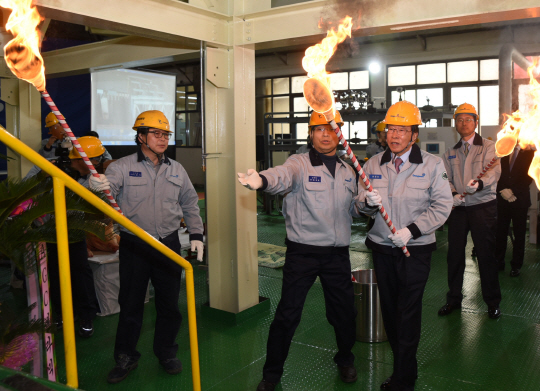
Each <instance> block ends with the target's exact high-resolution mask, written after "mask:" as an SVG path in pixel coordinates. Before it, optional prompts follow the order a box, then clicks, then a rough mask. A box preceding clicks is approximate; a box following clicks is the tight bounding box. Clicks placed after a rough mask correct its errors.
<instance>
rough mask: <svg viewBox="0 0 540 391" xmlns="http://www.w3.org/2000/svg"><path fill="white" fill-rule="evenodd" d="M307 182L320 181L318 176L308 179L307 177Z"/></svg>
mask: <svg viewBox="0 0 540 391" xmlns="http://www.w3.org/2000/svg"><path fill="white" fill-rule="evenodd" d="M309 181H310V182H320V181H321V177H320V176H310V177H309Z"/></svg>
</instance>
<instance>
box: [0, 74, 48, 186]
mask: <svg viewBox="0 0 540 391" xmlns="http://www.w3.org/2000/svg"><path fill="white" fill-rule="evenodd" d="M0 87H1V93H0V98H1V99H2V101H4V103H5V110H6V129H7V131H8V132H10V133H11V134H13V135H14V136H15V137H17V138H18V139H19V140H21V141H22V142H23V143H25V144H26V145H28V146H29V147H30V148H32V149H33V150H35V151H38V150H39V148H40V147H41V96H40V94H39V92H38V91H37V90H36V89H35V88H34V86H33V85H31V84H29V83H27V82H25V81H23V80H19V79H2V83H1V84H0ZM7 155H8V156H9V157H11V158H13V160H8V176H9V177H10V178H22V177H24V176H25V175H26V174H27V173H28V171H29V170H30V169H31V168H32V166H33V164H32V163H31V162H29V161H28V160H26V159H25V158H23V157H21V156H20V155H19V154H17V153H15V152H13V151H11V150H10V149H9V148H8V153H7Z"/></svg>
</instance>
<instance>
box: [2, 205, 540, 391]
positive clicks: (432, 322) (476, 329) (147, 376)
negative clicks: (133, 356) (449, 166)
mask: <svg viewBox="0 0 540 391" xmlns="http://www.w3.org/2000/svg"><path fill="white" fill-rule="evenodd" d="M445 228H446V227H445ZM364 237H365V223H364V222H357V223H356V224H355V227H353V239H354V240H353V246H352V247H353V250H354V251H351V259H352V262H353V264H354V265H355V266H356V267H364V268H365V267H369V263H370V256H369V253H368V252H366V251H365V248H363V245H362V241H363V239H364ZM283 238H284V226H283V219H282V218H281V217H276V216H265V215H263V214H260V215H259V240H267V241H268V242H269V243H272V241H274V242H275V243H272V244H276V245H283ZM437 242H438V247H439V249H438V250H437V251H436V252H435V253H434V254H433V260H432V270H431V275H430V278H429V281H428V284H427V288H426V292H425V295H424V313H423V315H424V316H423V322H422V339H421V342H420V347H419V352H418V360H419V378H418V381H417V387H416V390H434V391H456V390H459V391H485V390H493V391H503V390H504V391H508V390H512V391H519V390H539V389H540V370H539V368H540V324H539V318H540V300H539V296H540V295H539V293H540V282H539V281H540V262H539V257H538V251H537V250H536V247H535V246H533V245H527V249H526V258H525V264H524V266H523V269H522V274H521V276H520V277H518V278H512V277H510V276H509V275H508V272H509V265H507V271H506V272H504V273H502V272H501V273H500V283H501V287H502V297H503V301H502V303H501V310H502V313H503V315H502V317H501V318H500V319H498V320H491V319H489V318H488V317H487V313H486V311H487V308H486V306H485V304H484V303H483V301H482V298H481V292H480V285H479V277H478V268H477V265H476V263H475V261H474V259H472V258H471V257H470V254H471V249H472V241H471V240H469V246H468V248H467V255H468V260H467V269H466V276H465V286H464V293H465V299H464V302H463V310H462V311H461V313H459V312H457V313H453V314H451V315H450V316H447V317H443V318H441V317H438V316H437V310H438V309H439V307H440V306H442V305H443V304H444V302H445V293H446V289H447V285H446V251H447V240H446V232H437ZM510 251H511V244H509V249H508V253H507V259H508V260H509V258H510ZM6 270H7V269H6V268H1V269H0V273H2V276H1V277H2V278H0V301H3V300H13V299H17V296H18V297H19V299H18V300H19V302H20V301H21V300H20V296H21V294H20V293H17V292H14V291H13V290H11V289H10V288H8V287H7V279H6V278H5V274H6ZM195 278H196V297H197V304H198V305H199V306H200V305H202V304H203V303H205V302H206V301H207V293H206V292H207V287H206V274H205V272H204V271H201V270H198V269H195ZM281 280H282V272H281V270H279V269H278V270H274V269H268V268H263V267H261V268H259V282H260V294H261V296H265V297H269V298H270V299H271V311H270V312H268V313H265V314H262V315H258V316H256V317H254V318H251V319H249V320H247V321H245V322H244V323H242V324H240V325H239V326H226V325H223V324H220V323H219V322H216V321H215V320H212V319H208V318H205V317H204V316H201V315H199V316H198V331H199V348H200V358H201V377H202V389H203V390H211V391H229V390H230V391H238V390H252V391H254V390H255V389H256V387H257V384H258V382H259V381H260V380H261V372H262V366H263V364H264V359H265V350H266V338H267V335H268V328H269V326H270V322H271V321H272V316H273V312H274V310H275V308H276V305H277V303H278V300H279V296H280V289H281ZM23 297H24V294H23ZM184 297H185V295H184ZM180 306H181V310H182V313H183V314H186V303H185V298H182V299H181V302H180ZM145 310H146V311H145V317H144V326H143V332H142V336H141V339H140V342H139V345H138V349H139V351H140V352H141V353H142V357H141V359H140V362H139V367H138V368H137V369H136V370H135V371H133V372H132V373H131V374H130V375H129V377H128V378H127V379H126V380H125V381H123V382H122V383H119V384H117V385H109V384H107V382H106V376H107V373H108V371H109V370H110V369H111V368H112V367H113V365H114V361H113V358H112V353H113V346H114V338H115V333H116V325H117V315H113V316H108V317H104V318H101V317H100V318H97V319H96V321H95V330H96V331H95V334H94V336H93V337H92V338H90V339H87V340H84V339H81V338H79V337H77V357H78V365H79V384H80V388H81V389H84V390H91V391H97V390H100V391H101V390H115V391H122V390H126V391H133V390H160V391H161V390H191V389H192V384H191V366H190V356H189V344H188V341H189V340H188V334H187V318H184V323H183V326H182V329H181V331H180V334H179V336H178V339H177V340H178V342H179V344H180V350H179V353H178V356H179V358H180V359H181V360H182V362H183V363H184V371H183V373H182V374H180V375H178V376H171V375H168V374H167V373H165V371H164V370H162V369H161V368H160V366H159V364H158V361H157V359H156V358H155V357H154V355H153V353H152V339H153V325H154V321H155V309H154V304H153V301H152V300H151V302H150V303H149V304H147V305H146V308H145ZM56 342H57V343H56V347H57V351H58V368H59V373H60V378H61V379H60V381H61V382H64V383H65V381H66V379H65V363H64V358H63V345H62V338H61V335H59V336H58V338H57V340H56ZM335 348H336V346H335V339H334V333H333V329H332V328H331V326H330V325H329V324H328V322H327V321H326V317H325V309H324V300H323V295H322V290H321V286H320V284H319V283H315V285H314V286H313V288H312V290H311V291H310V293H309V295H308V298H307V301H306V306H305V309H304V313H303V317H302V322H301V323H300V326H299V328H298V330H297V332H296V334H295V337H294V340H293V344H292V346H291V351H290V354H289V358H288V360H287V363H286V366H285V374H284V376H283V378H282V382H281V384H280V385H278V387H277V390H288V391H291V390H293V391H303V390H306V391H308V390H309V391H314V390H324V391H327V390H353V389H354V390H378V389H379V385H380V383H381V382H382V381H383V380H384V379H386V377H387V376H389V375H390V374H391V372H392V353H391V350H390V346H389V344H388V343H387V342H383V343H377V344H368V343H361V342H357V343H356V345H355V347H354V354H355V355H356V366H357V369H358V375H359V376H358V381H357V382H356V383H354V384H344V383H342V382H341V381H340V379H339V376H338V373H337V370H336V368H335V365H334V363H333V361H332V357H333V355H334V353H335ZM1 377H2V376H0V378H1Z"/></svg>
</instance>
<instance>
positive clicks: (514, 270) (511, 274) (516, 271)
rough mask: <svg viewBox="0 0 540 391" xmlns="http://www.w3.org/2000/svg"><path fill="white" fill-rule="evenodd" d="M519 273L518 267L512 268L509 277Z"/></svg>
mask: <svg viewBox="0 0 540 391" xmlns="http://www.w3.org/2000/svg"><path fill="white" fill-rule="evenodd" d="M520 273H521V272H520V270H519V269H514V268H512V270H511V271H510V277H517V276H519V274H520Z"/></svg>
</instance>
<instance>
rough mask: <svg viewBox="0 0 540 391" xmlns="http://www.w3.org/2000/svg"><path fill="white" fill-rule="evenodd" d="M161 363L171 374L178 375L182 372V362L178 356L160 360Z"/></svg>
mask: <svg viewBox="0 0 540 391" xmlns="http://www.w3.org/2000/svg"><path fill="white" fill-rule="evenodd" d="M159 363H160V364H161V366H162V367H163V369H165V372H167V373H168V374H169V375H176V374H178V373H180V372H182V362H181V361H180V360H179V359H177V358H176V357H174V358H169V359H167V360H159Z"/></svg>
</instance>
